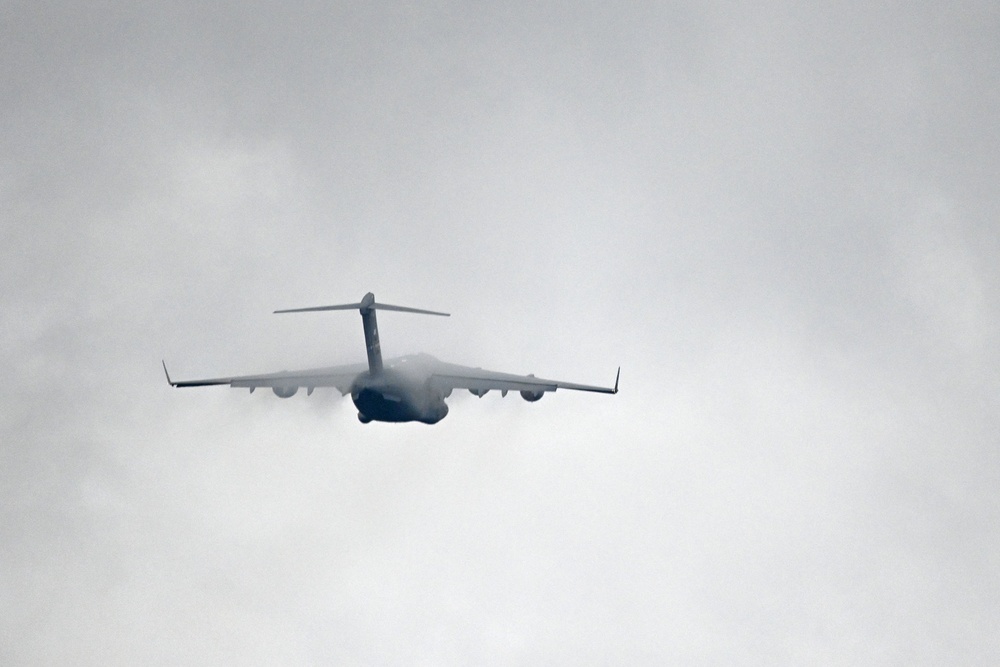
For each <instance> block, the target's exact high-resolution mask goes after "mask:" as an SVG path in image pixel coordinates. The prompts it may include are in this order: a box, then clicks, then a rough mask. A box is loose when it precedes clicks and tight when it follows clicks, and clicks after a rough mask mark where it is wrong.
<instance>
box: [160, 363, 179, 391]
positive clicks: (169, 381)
mask: <svg viewBox="0 0 1000 667" xmlns="http://www.w3.org/2000/svg"><path fill="white" fill-rule="evenodd" d="M160 361H161V363H162V364H163V374H164V375H166V376H167V384H169V385H170V386H171V387H176V386H177V383H176V382H174V381H173V380H171V379H170V371H168V370H167V362H166V361H163V360H162V359H161V360H160Z"/></svg>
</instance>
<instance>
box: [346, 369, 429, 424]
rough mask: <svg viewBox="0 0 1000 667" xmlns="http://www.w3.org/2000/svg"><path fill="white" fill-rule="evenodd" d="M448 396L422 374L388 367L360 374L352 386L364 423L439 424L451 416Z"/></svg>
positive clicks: (354, 399) (352, 397)
mask: <svg viewBox="0 0 1000 667" xmlns="http://www.w3.org/2000/svg"><path fill="white" fill-rule="evenodd" d="M444 399H445V397H444V396H442V395H441V393H440V391H438V390H436V389H435V388H434V387H432V386H431V384H430V382H429V377H428V376H427V375H424V374H422V373H416V374H415V373H408V372H404V371H401V370H396V369H395V368H391V367H390V368H384V369H382V370H380V371H379V372H377V373H372V372H371V371H368V372H365V373H362V374H360V375H359V376H358V377H357V379H356V380H355V381H354V383H353V385H352V386H351V400H353V401H354V405H355V406H356V407H357V408H358V419H359V420H361V422H362V423H368V422H370V421H382V422H411V421H417V422H423V423H425V424H436V423H438V422H439V421H441V420H442V419H444V418H445V416H446V415H447V414H448V406H447V405H446V404H445V402H444Z"/></svg>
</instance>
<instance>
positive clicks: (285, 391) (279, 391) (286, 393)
mask: <svg viewBox="0 0 1000 667" xmlns="http://www.w3.org/2000/svg"><path fill="white" fill-rule="evenodd" d="M298 390H299V388H298V387H281V386H278V385H275V386H274V388H273V391H274V395H275V396H277V397H278V398H291V397H292V396H294V395H295V392H297V391H298Z"/></svg>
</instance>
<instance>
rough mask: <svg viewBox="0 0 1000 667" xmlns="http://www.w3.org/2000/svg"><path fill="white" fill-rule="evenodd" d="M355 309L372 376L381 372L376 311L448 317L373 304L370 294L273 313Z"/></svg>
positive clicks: (373, 298) (446, 314)
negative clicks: (355, 298) (341, 301)
mask: <svg viewBox="0 0 1000 667" xmlns="http://www.w3.org/2000/svg"><path fill="white" fill-rule="evenodd" d="M355 308H357V309H358V311H359V312H360V313H361V322H362V325H363V326H364V329H365V347H367V348H368V370H369V371H370V372H371V373H372V374H373V375H374V374H376V373H380V372H382V347H381V345H380V344H379V339H378V323H377V322H376V321H375V311H376V310H396V311H399V312H403V313H419V314H421V315H441V316H443V317H449V316H450V315H449V314H448V313H439V312H437V311H434V310H420V309H419V308H408V307H407V306H393V305H390V304H388V303H375V295H374V294H372V293H371V292H368V294H365V296H364V298H363V299H361V301H360V302H358V303H345V304H340V305H336V306H313V307H311V308H289V309H287V310H276V311H274V312H275V313H309V312H318V311H321V310H354V309H355Z"/></svg>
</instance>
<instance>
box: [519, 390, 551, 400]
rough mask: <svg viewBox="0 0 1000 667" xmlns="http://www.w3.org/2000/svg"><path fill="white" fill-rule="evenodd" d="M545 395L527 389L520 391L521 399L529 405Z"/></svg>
mask: <svg viewBox="0 0 1000 667" xmlns="http://www.w3.org/2000/svg"><path fill="white" fill-rule="evenodd" d="M544 394H545V392H544V391H530V390H528V389H522V390H521V398H523V399H524V400H526V401H528V402H529V403H534V402H535V401H537V400H538V399H540V398H541V397H542V396H543V395H544Z"/></svg>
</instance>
